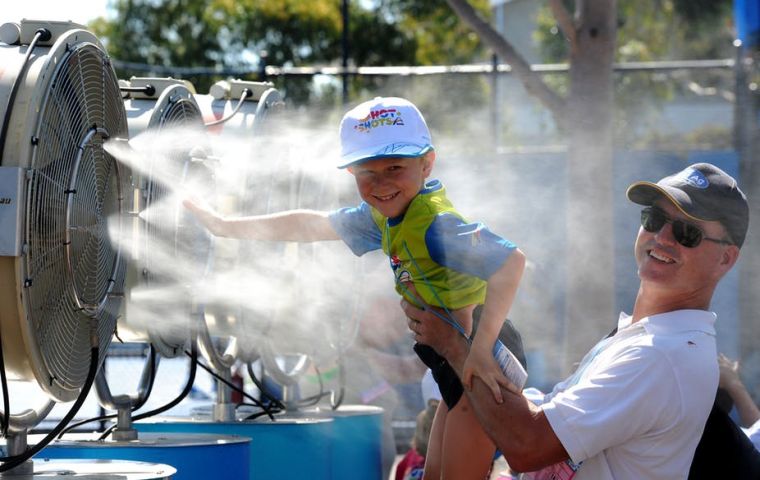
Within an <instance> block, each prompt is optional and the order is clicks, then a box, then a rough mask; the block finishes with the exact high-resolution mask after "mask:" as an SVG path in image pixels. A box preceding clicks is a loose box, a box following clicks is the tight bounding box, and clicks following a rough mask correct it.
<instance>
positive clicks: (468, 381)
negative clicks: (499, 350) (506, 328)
mask: <svg viewBox="0 0 760 480" xmlns="http://www.w3.org/2000/svg"><path fill="white" fill-rule="evenodd" d="M492 350H493V349H492V346H486V345H481V344H480V343H479V342H478V340H477V335H476V336H475V340H474V341H473V343H472V346H471V348H470V354H469V355H468V356H467V360H465V362H464V369H463V372H462V373H463V375H462V377H463V378H462V384H463V385H464V386H465V387H466V388H467V389H468V390H471V389H472V379H473V377H479V378H480V379H481V380H483V382H484V383H485V384H486V386H488V388H490V389H491V392H492V393H493V397H494V399H495V400H496V403H502V402H503V401H504V399H503V397H502V395H501V389H500V388H499V387H500V386H501V387H504V388H506V389H507V390H509V391H512V392H515V393H519V392H516V391H515V390H516V387H515V386H514V385H512V383H511V382H510V381H509V380H508V379H507V377H505V376H504V374H503V373H502V371H501V369H500V368H499V365H498V364H497V363H496V360H494V358H493V352H492Z"/></svg>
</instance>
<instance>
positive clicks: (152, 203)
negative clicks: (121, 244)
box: [118, 77, 213, 358]
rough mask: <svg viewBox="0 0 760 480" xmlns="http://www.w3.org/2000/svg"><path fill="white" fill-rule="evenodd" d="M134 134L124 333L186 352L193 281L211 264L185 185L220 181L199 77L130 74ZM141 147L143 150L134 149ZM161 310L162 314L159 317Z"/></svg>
mask: <svg viewBox="0 0 760 480" xmlns="http://www.w3.org/2000/svg"><path fill="white" fill-rule="evenodd" d="M121 85H122V87H121V88H122V91H123V92H125V97H126V98H125V101H124V104H125V108H126V113H127V121H128V124H129V130H130V138H131V139H132V143H133V144H135V143H136V144H137V147H124V148H123V149H118V151H119V152H121V153H125V154H126V155H127V156H128V157H129V158H131V161H130V162H129V163H130V164H131V165H132V166H133V169H134V170H135V182H134V183H135V190H134V192H133V195H134V199H135V200H134V204H135V213H136V214H137V215H135V217H134V219H133V222H132V225H131V230H130V240H129V241H128V242H127V243H128V245H129V248H128V251H127V254H128V257H129V262H128V274H127V281H126V282H127V288H126V290H127V298H126V302H125V314H124V321H120V322H119V330H120V335H121V334H122V333H123V334H124V336H123V337H122V338H124V339H125V340H126V339H131V340H133V341H147V342H149V343H151V344H153V345H154V346H155V347H156V348H157V350H158V352H159V353H160V354H161V356H163V357H166V358H173V357H176V356H177V355H182V354H183V352H184V351H185V350H186V349H187V347H188V342H189V339H190V322H189V316H190V311H191V310H192V309H193V308H195V306H194V305H193V304H192V299H191V296H190V295H189V292H188V290H187V289H188V288H189V286H188V284H189V283H192V282H194V281H198V279H199V278H201V277H202V275H203V274H204V272H205V270H206V269H207V262H208V259H209V255H210V252H211V249H212V244H211V241H210V238H209V235H208V234H207V233H206V232H205V231H204V230H203V229H202V228H201V227H200V226H199V225H198V224H197V223H196V222H194V221H193V220H192V219H189V218H188V214H187V213H186V212H185V210H184V209H183V207H182V205H181V203H180V199H181V197H180V196H179V195H178V192H177V189H178V188H182V187H183V186H185V185H189V184H191V183H192V182H196V181H203V182H207V183H213V169H212V168H210V167H209V164H208V163H207V158H206V157H207V155H206V153H205V149H204V147H205V146H206V145H205V144H204V141H203V134H204V132H203V131H202V129H203V121H202V117H201V113H200V110H199V108H198V105H197V103H196V102H195V99H194V97H193V95H192V93H193V92H194V91H195V89H194V87H193V86H192V84H189V82H186V81H182V80H175V79H171V78H134V77H133V78H131V79H130V81H129V82H125V81H122V82H121ZM133 148H137V150H133ZM157 318H161V319H162V321H161V322H157V321H156V319H157Z"/></svg>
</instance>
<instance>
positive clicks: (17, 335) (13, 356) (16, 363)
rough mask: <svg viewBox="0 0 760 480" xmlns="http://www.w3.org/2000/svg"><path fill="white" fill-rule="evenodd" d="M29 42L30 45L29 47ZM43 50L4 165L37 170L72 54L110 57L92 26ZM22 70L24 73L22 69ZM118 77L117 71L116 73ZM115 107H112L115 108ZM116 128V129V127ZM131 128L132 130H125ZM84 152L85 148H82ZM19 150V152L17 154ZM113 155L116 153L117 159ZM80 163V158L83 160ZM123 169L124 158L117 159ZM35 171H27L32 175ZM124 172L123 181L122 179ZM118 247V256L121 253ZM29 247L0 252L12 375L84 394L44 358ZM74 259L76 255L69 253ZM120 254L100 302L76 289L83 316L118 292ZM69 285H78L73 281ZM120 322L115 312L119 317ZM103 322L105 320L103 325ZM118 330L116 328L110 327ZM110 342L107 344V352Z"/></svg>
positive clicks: (0, 304) (1, 315) (61, 397)
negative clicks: (52, 102)
mask: <svg viewBox="0 0 760 480" xmlns="http://www.w3.org/2000/svg"><path fill="white" fill-rule="evenodd" d="M2 48H14V49H17V48H22V49H23V48H24V47H5V46H2ZM26 48H28V46H27V47H26ZM38 48H39V53H38V54H37V50H35V53H36V54H35V55H33V56H32V57H31V58H30V60H29V64H28V68H27V70H26V72H25V73H24V76H23V77H22V78H18V79H17V81H21V82H25V83H24V88H20V89H19V90H18V94H17V97H16V99H15V101H14V104H13V111H12V113H11V119H10V124H9V127H8V136H7V139H6V144H5V148H4V152H3V166H13V167H20V168H22V169H28V170H27V171H28V172H31V171H33V170H31V166H32V165H34V164H35V159H36V158H37V143H38V141H37V139H38V138H39V135H38V134H39V131H40V128H41V126H42V125H41V123H42V120H41V119H42V118H43V115H42V114H43V113H44V106H45V105H46V103H45V102H46V101H47V100H48V95H49V94H50V92H51V85H52V83H53V82H54V81H55V80H56V78H57V75H58V73H59V72H60V69H61V68H63V65H65V60H66V59H67V58H68V56H69V55H72V54H75V53H78V51H79V49H84V48H94V49H97V50H98V51H99V52H101V53H102V54H103V56H104V59H106V60H104V61H105V62H107V56H106V54H105V49H104V47H103V46H102V44H101V43H100V41H99V40H98V39H97V37H95V35H93V34H92V33H90V32H89V31H86V30H82V29H77V28H73V29H71V30H69V31H66V32H65V33H63V34H61V36H60V37H59V38H57V39H56V40H55V43H53V45H52V46H41V47H38ZM14 58H18V60H19V62H18V64H17V65H7V64H6V65H4V68H5V71H6V75H7V72H12V71H14V70H13V67H16V69H15V71H16V72H21V71H22V69H21V67H22V66H23V65H22V64H23V61H22V56H21V55H18V56H16V57H14ZM104 67H105V68H111V67H110V65H108V64H105V65H104ZM17 76H18V75H17ZM114 78H115V76H114ZM7 93H8V92H6V91H3V92H0V100H5V101H6V102H7V98H8V96H7ZM109 113H112V112H109ZM124 125H125V126H126V118H124ZM113 133H116V132H113ZM124 133H126V132H124ZM108 134H109V132H105V131H103V130H102V129H100V130H98V128H97V127H96V126H93V130H91V131H90V132H88V134H87V135H86V137H87V138H86V139H85V140H84V141H82V142H80V148H81V147H82V146H83V145H85V144H86V143H87V142H89V141H90V140H91V139H92V138H93V137H94V136H95V135H108ZM80 153H81V150H80ZM12 154H16V155H12ZM111 160H113V159H111ZM77 164H78V163H77ZM116 168H117V169H118V168H119V167H118V164H116ZM76 177H77V172H72V176H71V177H70V180H72V181H75V180H76ZM28 178H29V176H28V175H27V179H28ZM121 180H122V179H121V178H119V179H117V181H119V182H120V181H121ZM30 189H31V182H27V185H26V187H25V195H26V200H25V201H26V209H25V210H24V212H23V213H22V215H23V217H24V218H23V220H22V224H23V225H24V235H25V237H24V238H27V237H26V236H27V235H28V234H29V222H30V221H31V219H29V218H28V210H29V205H30V201H31V198H30ZM73 195H74V194H73V193H72V194H71V195H69V196H68V199H67V203H68V207H67V208H68V209H69V213H67V215H66V219H67V225H66V227H67V233H69V232H70V230H68V229H70V228H71V227H72V225H71V222H70V208H71V204H72V201H73ZM122 208H123V207H122V205H121V197H119V210H120V211H121V209H122ZM118 256H119V255H118V253H117V257H118ZM25 257H26V251H24V252H22V255H21V256H20V257H10V256H6V257H0V328H1V330H2V341H3V348H4V353H5V354H4V356H5V358H6V368H7V369H8V370H9V373H10V375H9V377H10V378H18V379H23V380H29V379H32V378H33V379H35V380H36V381H37V383H38V384H39V385H40V387H41V388H42V389H43V390H44V391H45V392H46V393H47V394H49V395H50V396H51V397H52V398H54V399H55V400H56V401H64V402H67V401H71V400H73V399H74V398H76V396H77V395H78V393H79V391H80V390H81V387H82V385H65V384H63V383H61V382H60V381H59V380H58V379H57V378H55V377H54V376H51V371H50V369H49V368H48V367H47V366H46V359H45V358H43V357H44V356H43V354H42V352H41V349H40V348H39V345H38V344H37V337H36V332H34V331H33V329H32V327H33V325H32V323H31V322H29V321H25V320H26V319H27V318H26V314H27V312H30V311H31V305H30V298H29V296H28V295H27V294H26V293H25V289H26V288H27V287H28V286H29V285H28V284H27V282H26V281H24V282H19V281H17V280H18V279H24V278H29V277H28V276H27V268H28V265H27V264H26V263H27V261H26V258H25ZM69 259H70V256H69ZM119 263H120V259H117V260H116V261H115V263H114V266H113V268H112V272H111V275H109V286H108V287H107V289H106V293H105V295H104V298H102V299H100V300H99V301H97V302H95V303H94V304H93V303H92V302H91V303H86V302H82V301H81V295H79V293H76V298H77V299H79V300H78V301H79V302H80V306H81V307H82V313H83V315H82V319H83V320H86V319H87V318H92V317H93V316H95V315H98V314H99V313H100V312H101V311H102V309H103V306H104V304H105V299H106V298H108V297H109V296H110V295H112V294H114V288H115V287H116V286H115V283H116V282H115V280H114V279H115V277H116V270H118V268H119V266H118V265H119ZM72 269H73V266H72V265H71V264H70V265H69V274H70V275H71V274H72V272H73V270H72ZM69 288H73V286H72V285H69ZM113 322H114V325H115V318H114V319H113ZM101 327H103V325H101ZM106 327H107V326H106ZM109 330H111V331H112V330H113V328H112V327H111V328H109ZM105 337H106V335H103V336H102V337H101V342H100V343H101V346H102V347H105V346H107V344H108V343H109V342H110V332H109V333H108V335H107V338H108V339H107V340H106V339H105ZM105 350H106V349H105V348H102V350H101V351H102V352H103V356H101V358H100V361H102V359H103V358H104V355H105Z"/></svg>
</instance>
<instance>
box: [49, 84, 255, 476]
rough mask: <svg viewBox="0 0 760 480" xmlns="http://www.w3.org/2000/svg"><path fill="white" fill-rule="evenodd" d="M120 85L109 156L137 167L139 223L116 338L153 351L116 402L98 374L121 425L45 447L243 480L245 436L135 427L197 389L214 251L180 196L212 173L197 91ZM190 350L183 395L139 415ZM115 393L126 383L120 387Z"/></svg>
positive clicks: (101, 393) (53, 453)
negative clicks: (165, 365)
mask: <svg viewBox="0 0 760 480" xmlns="http://www.w3.org/2000/svg"><path fill="white" fill-rule="evenodd" d="M120 85H121V91H122V92H124V93H126V95H125V97H126V98H125V102H124V103H125V109H126V113H127V121H128V125H129V130H130V137H131V140H130V143H125V142H118V143H116V144H109V145H107V146H106V149H107V150H108V151H109V152H113V153H114V154H115V155H116V156H117V158H119V160H121V161H123V162H126V163H128V164H129V165H130V166H132V168H133V171H134V179H135V181H134V192H133V194H132V193H131V194H130V196H131V197H133V198H134V199H135V201H134V205H135V206H134V212H133V213H134V214H135V215H134V216H133V222H132V224H131V229H130V231H129V235H127V236H128V237H129V238H130V240H129V241H127V242H126V243H125V254H126V257H127V265H128V267H127V275H126V287H125V290H126V295H125V297H126V301H125V302H124V307H125V308H124V309H123V311H122V314H121V315H120V317H119V321H118V337H119V339H120V340H122V341H124V340H125V341H128V342H141V343H142V344H143V345H144V344H145V343H149V344H150V345H151V349H150V350H151V352H150V354H149V355H148V358H147V361H146V362H145V364H144V365H143V370H142V375H141V376H140V384H139V387H138V389H137V392H136V393H134V394H119V395H114V394H113V393H112V391H111V388H110V385H109V382H108V379H107V376H106V372H105V369H101V370H100V372H99V373H98V377H97V381H96V387H97V393H98V401H99V402H100V404H101V406H103V407H104V408H106V409H109V410H116V411H117V414H115V415H108V416H107V417H100V418H99V419H103V418H113V417H116V418H117V422H116V424H115V425H113V426H112V427H111V428H109V429H107V430H106V431H105V432H104V433H102V434H95V435H93V434H86V433H85V434H67V435H66V436H65V437H63V438H61V439H60V440H59V441H57V442H56V443H55V444H54V445H53V446H49V447H48V448H47V456H48V457H50V458H64V457H65V458H72V457H76V458H89V459H101V458H118V459H125V460H136V459H140V460H148V461H158V460H163V461H164V462H167V463H170V464H171V465H173V466H174V467H176V468H177V475H176V477H175V478H176V479H179V480H182V479H184V480H191V479H193V478H201V477H202V478H212V477H215V476H218V475H219V471H218V469H219V465H220V463H221V464H223V465H225V467H226V468H230V469H232V470H233V471H235V472H238V473H240V474H241V475H247V469H248V458H249V443H250V442H249V440H248V439H246V438H242V437H232V436H229V435H154V434H150V433H147V434H146V433H141V434H140V435H139V438H138V432H137V430H135V429H134V428H133V420H139V419H141V418H148V417H151V416H153V415H157V414H160V413H162V412H163V411H166V410H169V409H170V408H172V407H173V406H175V405H177V404H178V403H179V402H180V401H181V400H182V399H184V398H185V397H186V396H187V393H189V391H190V389H191V387H192V386H193V382H194V379H195V372H196V368H195V366H196V363H195V362H196V360H197V348H196V347H195V337H196V336H197V332H198V330H199V329H201V328H202V325H199V323H200V322H201V321H202V320H203V306H202V305H201V304H199V303H198V302H197V301H195V298H196V297H197V295H196V289H197V285H199V284H200V279H202V278H203V276H204V275H205V271H206V270H208V268H209V267H208V265H207V263H208V259H209V257H210V252H211V251H212V244H211V242H210V238H209V236H208V234H207V233H206V232H205V230H204V229H202V228H201V227H200V226H199V225H197V223H196V222H195V221H194V220H193V219H192V218H188V214H186V213H185V210H184V208H183V207H182V206H181V204H180V203H179V199H180V198H181V195H178V191H181V190H182V189H183V188H189V187H190V186H192V185H194V184H196V183H197V182H201V181H202V182H213V165H210V164H207V161H208V158H207V157H206V155H205V154H204V153H203V152H204V149H203V148H202V147H200V146H198V145H202V144H203V143H204V142H203V135H202V134H203V132H202V131H201V129H202V127H203V123H202V120H201V117H200V112H199V110H198V107H197V105H196V103H195V100H194V99H193V97H192V92H193V91H194V88H193V86H192V85H191V84H189V83H188V82H185V81H180V80H174V79H170V78H168V79H165V78H134V77H133V78H131V79H130V81H129V82H124V81H122V82H120ZM188 139H190V141H188ZM132 144H135V145H137V147H136V148H133V147H132V146H130V145H132ZM190 349H191V350H192V352H193V353H192V355H191V356H192V359H191V363H190V368H189V374H188V379H187V382H186V385H185V389H184V390H183V392H182V393H181V394H180V395H179V396H178V397H177V398H175V399H174V400H173V401H172V402H169V403H168V404H166V405H163V406H161V407H159V408H156V409H153V410H150V411H148V412H141V413H139V414H138V415H135V416H134V417H133V412H134V411H136V410H137V409H139V408H141V407H142V406H143V405H145V403H146V401H147V400H148V397H149V395H150V394H151V392H152V390H153V388H152V387H153V383H154V380H155V376H156V373H157V370H156V369H157V365H158V362H159V360H160V358H162V357H166V358H175V357H178V356H180V355H184V354H185V352H187V351H188V350H190ZM154 352H157V353H158V355H156V354H155V353H154ZM122 377H123V375H121V376H119V377H117V378H119V379H120V380H121V378H122ZM119 386H120V387H122V386H123V382H121V381H119ZM92 421H93V419H89V420H85V421H83V422H80V423H79V424H77V425H81V424H85V423H91V422H92Z"/></svg>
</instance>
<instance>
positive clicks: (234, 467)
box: [30, 433, 251, 480]
mask: <svg viewBox="0 0 760 480" xmlns="http://www.w3.org/2000/svg"><path fill="white" fill-rule="evenodd" d="M33 437H36V436H33ZM33 437H30V441H33V440H34V438H33ZM250 443H251V442H250V439H249V438H247V437H236V436H232V435H195V434H193V435H189V434H163V433H140V434H139V438H138V439H137V440H133V441H114V440H97V435H92V434H69V435H66V436H64V438H63V439H61V440H56V441H54V442H51V443H50V444H49V445H48V446H46V447H45V448H43V449H42V450H41V451H40V452H39V453H38V454H37V455H36V456H35V460H37V459H44V458H53V459H115V460H139V461H143V462H159V463H164V464H168V465H171V466H172V467H174V468H175V469H176V470H177V473H176V474H175V475H174V476H173V477H172V478H174V479H175V480H196V479H200V478H230V479H241V480H245V479H247V478H248V477H249V471H248V466H249V457H250ZM35 465H36V463H35Z"/></svg>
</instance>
